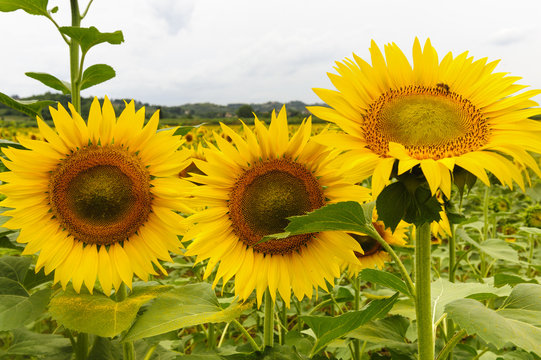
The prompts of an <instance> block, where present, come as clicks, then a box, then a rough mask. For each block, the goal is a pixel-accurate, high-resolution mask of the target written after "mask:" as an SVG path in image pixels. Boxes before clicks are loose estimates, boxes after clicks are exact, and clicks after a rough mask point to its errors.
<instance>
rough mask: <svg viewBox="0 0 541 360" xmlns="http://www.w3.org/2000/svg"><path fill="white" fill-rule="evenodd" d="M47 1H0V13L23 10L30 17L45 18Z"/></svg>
mask: <svg viewBox="0 0 541 360" xmlns="http://www.w3.org/2000/svg"><path fill="white" fill-rule="evenodd" d="M48 2H49V1H48V0H0V11H3V12H10V11H15V10H19V9H20V10H23V11H25V12H27V13H29V14H30V15H43V16H47V3H48Z"/></svg>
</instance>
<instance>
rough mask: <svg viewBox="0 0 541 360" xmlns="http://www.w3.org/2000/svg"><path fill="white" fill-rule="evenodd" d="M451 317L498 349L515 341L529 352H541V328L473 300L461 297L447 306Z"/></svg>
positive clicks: (446, 309)
mask: <svg viewBox="0 0 541 360" xmlns="http://www.w3.org/2000/svg"><path fill="white" fill-rule="evenodd" d="M445 312H447V314H448V316H449V318H450V319H452V320H453V321H454V322H455V323H456V324H457V325H458V326H460V327H461V328H463V329H464V330H466V331H467V332H468V334H469V335H473V334H477V335H478V336H479V337H480V338H482V339H483V340H485V341H486V342H488V343H491V344H493V345H494V346H496V347H497V348H503V347H505V346H507V344H509V343H512V344H514V345H516V346H518V347H520V348H522V349H524V350H526V351H528V352H530V351H531V352H534V353H536V354H537V355H541V342H540V341H539V339H541V329H540V328H538V327H535V326H533V325H531V324H527V323H525V322H522V321H518V320H514V319H509V318H506V317H504V316H502V315H501V314H500V313H499V312H497V311H494V310H492V309H489V308H487V307H485V305H483V304H482V303H480V302H479V301H476V300H472V299H460V300H456V301H453V302H452V303H449V304H448V305H447V306H446V307H445Z"/></svg>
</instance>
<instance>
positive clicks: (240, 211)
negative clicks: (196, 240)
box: [229, 159, 325, 254]
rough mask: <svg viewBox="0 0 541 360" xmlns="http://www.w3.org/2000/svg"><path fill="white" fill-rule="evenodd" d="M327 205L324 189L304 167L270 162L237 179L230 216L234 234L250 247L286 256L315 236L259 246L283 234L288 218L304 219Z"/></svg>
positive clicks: (276, 241)
mask: <svg viewBox="0 0 541 360" xmlns="http://www.w3.org/2000/svg"><path fill="white" fill-rule="evenodd" d="M324 204H325V199H324V196H323V190H322V188H321V186H320V185H319V183H318V181H317V180H316V178H315V177H314V176H313V175H312V173H311V172H309V171H308V170H307V169H306V168H305V167H304V166H303V165H301V164H298V163H296V162H293V161H291V160H288V159H276V160H268V161H263V162H261V163H258V164H256V165H255V166H253V167H251V168H250V169H248V170H246V172H244V173H243V174H242V175H241V176H240V177H239V178H238V179H237V181H236V183H235V185H234V187H233V191H232V192H231V196H230V201H229V210H230V212H229V216H230V218H231V221H232V223H233V228H234V230H235V233H236V234H237V236H238V237H239V238H240V239H241V240H242V241H243V242H244V243H245V244H246V245H247V246H253V248H254V250H255V251H259V252H262V253H264V254H287V253H289V252H291V251H294V250H296V249H299V248H300V247H301V246H302V245H305V244H306V243H307V242H308V241H309V240H310V239H311V238H312V234H304V235H295V236H290V237H288V238H285V239H276V240H270V241H267V242H263V243H260V244H257V243H258V242H259V241H260V240H261V238H262V237H263V236H265V235H269V234H275V233H280V232H283V231H284V229H285V227H286V226H287V224H288V220H287V217H289V216H295V215H303V214H305V213H307V212H309V211H313V210H315V209H318V208H320V207H322V206H323V205H324ZM256 244H257V245H256Z"/></svg>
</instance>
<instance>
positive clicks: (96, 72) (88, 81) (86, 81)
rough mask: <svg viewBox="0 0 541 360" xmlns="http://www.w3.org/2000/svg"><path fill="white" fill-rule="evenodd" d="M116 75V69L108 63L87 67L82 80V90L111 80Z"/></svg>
mask: <svg viewBox="0 0 541 360" xmlns="http://www.w3.org/2000/svg"><path fill="white" fill-rule="evenodd" d="M115 76H116V72H115V70H114V69H113V68H112V67H110V66H109V65H106V64H95V65H92V66H89V67H88V68H86V70H85V71H84V72H83V79H82V80H81V90H84V89H88V88H89V87H92V86H94V85H98V84H101V83H102V82H105V81H107V80H111V79H112V78H114V77H115Z"/></svg>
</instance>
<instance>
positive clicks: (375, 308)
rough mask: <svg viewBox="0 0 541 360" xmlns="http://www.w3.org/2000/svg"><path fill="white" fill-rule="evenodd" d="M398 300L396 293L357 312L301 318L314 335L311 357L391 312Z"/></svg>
mask: <svg viewBox="0 0 541 360" xmlns="http://www.w3.org/2000/svg"><path fill="white" fill-rule="evenodd" d="M397 299H398V293H396V294H394V295H393V296H392V297H390V298H388V299H383V300H374V301H372V302H370V304H368V306H367V307H366V308H365V309H363V310H359V311H349V312H347V313H345V314H342V315H340V316H336V317H328V316H302V319H303V321H304V322H306V323H307V324H308V326H310V328H311V329H312V331H313V332H314V334H315V335H316V338H317V340H316V343H315V344H314V347H313V348H312V352H311V355H314V354H316V353H318V352H320V351H321V350H322V349H323V348H324V347H325V346H327V344H329V343H330V342H331V341H333V340H335V339H337V338H339V337H341V336H344V335H346V334H347V333H349V332H350V331H352V330H355V329H356V328H358V327H359V326H361V325H363V324H366V323H367V322H368V321H370V320H372V319H374V318H378V317H382V316H384V315H385V314H387V313H388V312H389V310H391V308H392V307H393V305H394V303H395V302H396V300H397Z"/></svg>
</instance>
